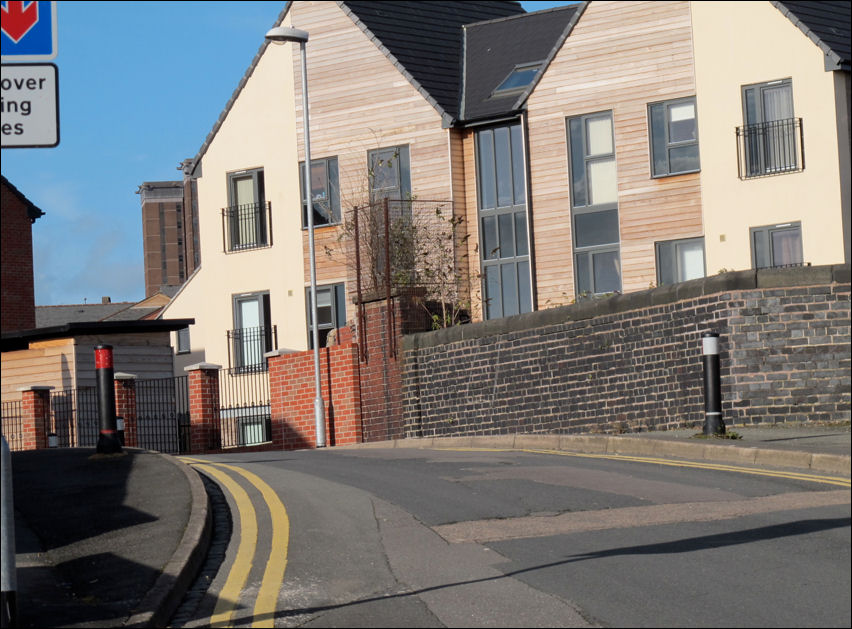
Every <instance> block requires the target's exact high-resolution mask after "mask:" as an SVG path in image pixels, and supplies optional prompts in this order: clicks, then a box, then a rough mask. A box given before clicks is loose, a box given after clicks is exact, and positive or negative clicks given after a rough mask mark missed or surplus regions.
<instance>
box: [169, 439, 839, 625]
mask: <svg viewBox="0 0 852 629" xmlns="http://www.w3.org/2000/svg"><path fill="white" fill-rule="evenodd" d="M183 460H184V461H186V462H187V463H189V464H191V465H193V466H194V467H195V468H196V469H197V470H198V471H199V472H201V473H202V474H204V475H205V476H207V477H208V478H209V479H211V480H212V481H214V482H215V483H216V484H217V485H218V486H219V487H221V489H222V494H223V495H224V498H225V499H224V501H223V504H225V503H226V504H227V505H228V507H229V511H230V516H231V517H230V529H229V530H230V531H231V533H230V537H229V538H228V537H227V535H226V536H225V541H224V542H223V545H224V553H223V557H224V559H223V560H221V565H218V564H217V566H218V567H217V568H216V569H215V574H212V575H210V576H209V577H207V580H208V581H209V586H208V584H206V582H205V587H206V594H204V595H203V596H201V597H200V600H199V601H198V602H197V604H193V605H191V606H190V607H191V609H189V610H187V606H186V605H185V606H184V608H183V612H182V616H181V618H180V619H179V620H178V619H177V618H176V622H175V625H176V626H177V625H183V626H187V627H200V626H267V627H272V626H276V627H294V626H305V627H444V626H446V627H585V626H635V627H683V626H689V627H725V626H738V627H789V626H795V627H811V626H815V627H829V626H831V627H849V626H850V618H852V614H850V596H849V592H850V587H852V583H850V490H849V487H850V484H849V479H848V478H832V477H830V476H825V475H823V476H819V475H815V474H803V473H801V472H797V471H792V470H788V471H784V470H774V471H773V470H768V469H755V468H743V467H736V466H730V465H723V464H713V463H706V462H703V463H688V462H684V461H671V460H664V459H649V458H642V457H623V456H622V457H619V456H599V455H576V454H569V453H565V452H561V453H531V452H519V451H474V450H401V449H363V450H343V449H334V450H313V451H300V452H268V453H253V454H235V455H211V456H199V457H191V458H188V457H184V458H183ZM218 528H219V529H221V528H222V527H221V526H220V527H218Z"/></svg>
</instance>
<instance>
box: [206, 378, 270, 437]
mask: <svg viewBox="0 0 852 629" xmlns="http://www.w3.org/2000/svg"><path fill="white" fill-rule="evenodd" d="M270 408H271V407H270V395H269V372H267V371H257V372H248V373H247V372H244V371H241V370H239V369H221V370H220V371H219V431H218V432H219V435H220V443H219V444H213V446H214V447H222V448H234V447H238V446H251V445H257V444H260V443H265V442H268V441H271V440H272V415H271V411H270Z"/></svg>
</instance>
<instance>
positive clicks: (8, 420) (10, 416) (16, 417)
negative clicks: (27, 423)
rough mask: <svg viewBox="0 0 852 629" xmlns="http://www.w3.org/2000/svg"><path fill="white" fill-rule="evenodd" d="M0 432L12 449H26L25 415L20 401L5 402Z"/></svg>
mask: <svg viewBox="0 0 852 629" xmlns="http://www.w3.org/2000/svg"><path fill="white" fill-rule="evenodd" d="M0 432H2V433H3V436H4V437H6V443H8V444H9V449H10V450H12V451H16V450H23V449H24V417H23V413H22V409H21V402H20V401H12V402H3V408H2V415H0Z"/></svg>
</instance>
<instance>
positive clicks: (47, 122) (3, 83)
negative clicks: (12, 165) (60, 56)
mask: <svg viewBox="0 0 852 629" xmlns="http://www.w3.org/2000/svg"><path fill="white" fill-rule="evenodd" d="M0 87H2V94H3V100H2V110H0V113H1V114H2V116H0V127H2V137H3V148H4V149H5V148H40V147H41V148H48V147H52V146H56V145H57V144H59V71H58V70H57V69H56V66H55V65H53V64H52V63H31V64H23V63H22V64H13V65H6V64H4V65H3V66H2V76H0Z"/></svg>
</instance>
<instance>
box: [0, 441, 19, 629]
mask: <svg viewBox="0 0 852 629" xmlns="http://www.w3.org/2000/svg"><path fill="white" fill-rule="evenodd" d="M2 442H3V448H2V450H3V451H2V478H0V482H2V483H3V495H2V499H0V502H2V503H3V504H2V509H0V511H2V513H0V538H2V543H0V564H2V568H0V572H2V576H0V581H2V588H0V627H16V626H17V625H18V608H17V604H18V601H17V598H16V597H17V593H18V578H17V574H16V572H15V506H14V504H13V502H12V454H11V452H10V451H9V444H8V443H6V437H3V438H2Z"/></svg>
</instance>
